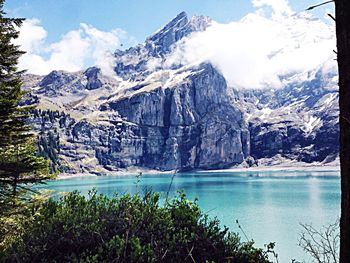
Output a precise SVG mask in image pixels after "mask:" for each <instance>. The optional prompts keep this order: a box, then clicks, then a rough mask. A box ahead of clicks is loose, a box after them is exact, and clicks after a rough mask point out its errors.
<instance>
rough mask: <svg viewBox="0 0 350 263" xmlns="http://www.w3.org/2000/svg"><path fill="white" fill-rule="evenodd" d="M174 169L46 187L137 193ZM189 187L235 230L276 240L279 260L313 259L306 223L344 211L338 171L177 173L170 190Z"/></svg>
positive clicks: (163, 185) (163, 184)
mask: <svg viewBox="0 0 350 263" xmlns="http://www.w3.org/2000/svg"><path fill="white" fill-rule="evenodd" d="M171 177H172V174H149V175H147V174H145V175H143V176H142V178H141V181H140V183H139V184H136V181H137V179H136V177H135V175H134V176H131V175H130V176H129V175H128V176H125V175H123V176H87V177H74V178H69V179H62V180H56V181H52V182H49V183H48V184H47V185H44V186H41V188H48V189H52V190H55V191H57V192H68V191H73V190H79V191H80V192H82V193H84V194H87V192H88V191H89V190H90V189H92V188H93V187H94V188H96V189H97V191H98V192H100V193H104V194H107V195H109V196H111V195H113V193H115V192H117V193H135V192H137V191H142V190H143V189H152V190H153V191H158V192H161V193H162V194H163V195H164V196H165V194H166V192H167V191H168V189H169V185H170V181H171ZM180 189H181V190H184V191H185V193H186V194H187V197H188V198H189V199H192V200H193V199H194V198H198V199H199V205H200V207H201V209H202V211H204V212H207V213H208V214H209V215H210V216H212V217H214V216H217V217H218V218H219V219H220V221H221V223H222V225H225V226H228V227H229V228H230V230H231V231H234V232H238V233H240V234H241V236H242V240H244V238H243V235H242V232H241V231H240V229H239V228H238V226H237V225H236V223H235V221H236V219H238V220H239V222H240V224H241V226H242V228H243V230H244V231H245V233H246V235H247V236H248V238H249V239H254V240H255V242H256V245H257V246H259V247H263V245H264V244H266V243H269V242H276V251H277V253H278V254H279V262H280V263H284V262H291V259H297V260H299V261H301V262H302V261H305V262H309V259H308V257H307V256H306V255H305V254H304V252H303V251H302V250H301V248H299V247H298V245H297V244H298V239H299V236H300V233H301V231H302V228H301V226H300V224H299V223H308V224H309V223H312V224H313V226H315V227H317V228H319V227H321V226H323V225H327V224H330V223H334V222H335V221H336V219H337V218H338V217H339V215H340V179H339V172H334V171H328V172H325V171H323V172H315V171H312V172H300V171H299V172H292V171H287V172H286V171H283V172H220V173H214V172H210V173H209V172H196V173H178V174H176V175H175V177H174V180H173V183H172V185H171V191H170V193H171V195H174V194H175V192H176V191H177V190H180Z"/></svg>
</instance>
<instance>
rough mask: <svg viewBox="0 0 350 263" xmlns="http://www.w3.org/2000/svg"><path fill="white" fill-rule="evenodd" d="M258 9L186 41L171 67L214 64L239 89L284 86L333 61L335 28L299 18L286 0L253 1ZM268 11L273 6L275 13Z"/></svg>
mask: <svg viewBox="0 0 350 263" xmlns="http://www.w3.org/2000/svg"><path fill="white" fill-rule="evenodd" d="M253 4H254V5H255V6H256V7H258V9H257V11H256V12H254V13H251V14H248V15H247V16H245V17H244V18H243V19H241V20H240V21H238V22H231V23H228V24H219V23H214V24H213V25H212V26H211V27H209V28H208V29H207V30H206V31H204V32H198V33H195V34H192V35H191V36H190V37H188V38H186V39H184V40H182V41H181V43H179V44H178V45H177V46H176V47H175V48H174V51H173V53H172V54H171V55H170V56H169V57H168V58H167V61H166V62H165V65H166V66H170V65H172V64H188V63H191V64H192V63H193V64H196V63H200V62H204V61H209V62H211V63H213V64H214V65H215V66H216V67H217V68H218V69H219V70H221V72H222V73H223V75H224V76H225V78H226V80H227V81H228V83H229V84H230V85H231V86H233V87H236V88H266V87H280V86H282V83H281V80H280V79H281V77H283V76H286V75H289V74H295V73H302V72H305V71H309V70H313V69H315V68H318V67H321V66H322V65H323V64H324V63H325V62H327V61H329V60H332V59H333V58H334V54H333V52H332V50H333V49H334V48H335V46H336V43H335V32H334V25H333V24H330V25H328V24H326V23H325V22H324V21H323V20H320V19H316V18H314V17H313V16H312V15H310V14H307V13H299V14H295V13H293V11H292V10H291V8H290V7H289V5H288V3H287V1H284V0H253ZM266 7H268V8H272V10H273V12H272V13H271V14H270V15H267V14H266V10H265V9H266Z"/></svg>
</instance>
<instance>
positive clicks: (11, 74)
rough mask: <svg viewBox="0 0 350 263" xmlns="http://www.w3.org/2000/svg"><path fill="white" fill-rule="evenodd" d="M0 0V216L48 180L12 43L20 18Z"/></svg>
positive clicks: (16, 205) (46, 167) (16, 48)
mask: <svg viewBox="0 0 350 263" xmlns="http://www.w3.org/2000/svg"><path fill="white" fill-rule="evenodd" d="M3 5H4V0H0V216H1V215H4V214H7V213H10V212H11V211H12V212H13V211H15V209H14V208H18V207H21V206H22V205H23V204H25V201H26V199H27V197H28V194H27V193H28V190H30V187H31V185H32V184H35V183H41V182H43V181H44V180H46V179H48V178H49V177H50V176H49V173H48V162H47V161H46V160H44V159H43V158H41V157H38V156H37V149H36V146H35V145H36V144H35V137H36V136H35V134H34V132H33V131H32V129H31V126H30V125H28V117H29V116H30V111H31V110H32V109H33V107H31V106H20V101H21V98H22V96H23V95H24V92H23V90H22V89H21V86H22V82H21V75H22V74H23V71H19V70H18V68H17V63H18V59H19V57H20V56H21V55H22V54H23V53H24V52H22V51H20V50H19V47H18V46H17V45H15V44H13V40H14V39H16V38H17V37H18V35H19V31H18V28H19V27H20V26H21V24H22V22H23V19H21V18H7V17H5V15H6V14H5V13H4V11H3Z"/></svg>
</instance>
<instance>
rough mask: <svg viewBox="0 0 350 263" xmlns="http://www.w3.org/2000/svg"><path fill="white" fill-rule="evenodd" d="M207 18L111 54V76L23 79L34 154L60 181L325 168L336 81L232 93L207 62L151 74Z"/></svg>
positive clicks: (314, 75) (334, 150)
mask: <svg viewBox="0 0 350 263" xmlns="http://www.w3.org/2000/svg"><path fill="white" fill-rule="evenodd" d="M210 23H211V21H210V19H208V18H206V17H193V18H192V19H188V18H187V16H186V14H185V13H181V14H179V15H178V16H177V17H176V18H175V19H174V20H172V21H171V22H170V23H169V24H167V25H166V26H165V27H164V28H163V29H161V30H159V31H158V32H156V33H155V34H153V35H152V36H150V37H149V38H148V39H147V40H146V42H145V43H144V44H142V45H138V46H136V47H133V48H130V49H128V50H126V51H119V50H117V51H116V52H115V56H116V67H115V71H116V72H117V74H118V76H119V77H121V78H122V79H124V81H122V80H120V79H118V80H117V79H115V78H111V77H107V76H105V75H103V74H102V72H101V70H100V69H99V68H96V67H92V68H89V69H87V70H85V71H80V72H76V73H68V72H63V71H53V72H51V73H50V74H49V75H47V76H45V77H40V76H33V75H28V76H25V78H24V82H25V88H26V89H27V90H29V91H30V94H28V95H27V96H26V98H25V99H24V100H23V104H32V103H38V104H39V108H40V109H41V110H38V111H36V112H35V113H34V116H33V119H32V123H33V125H34V127H35V129H37V130H38V131H40V140H39V142H40V151H41V153H43V155H44V156H46V157H47V158H50V159H51V160H52V162H53V164H54V165H56V166H57V167H58V168H59V169H60V170H61V171H65V172H67V173H86V172H89V173H96V174H104V173H107V172H110V171H112V172H113V171H116V170H120V169H124V168H130V167H140V168H148V169H157V170H174V169H176V170H192V169H218V168H225V167H230V166H232V165H237V164H241V165H245V166H252V165H259V164H261V163H266V160H267V159H271V160H272V159H273V160H276V159H278V158H279V159H281V160H285V159H289V160H297V161H301V162H308V163H311V162H320V163H322V162H323V163H324V162H330V161H333V160H334V159H335V158H336V157H337V155H338V152H339V146H338V135H339V129H338V94H337V88H336V86H337V84H336V80H335V75H334V74H331V73H328V74H324V73H322V70H321V69H315V70H314V71H313V72H308V73H307V74H308V78H307V80H303V79H305V78H302V76H293V77H292V78H289V77H286V79H285V80H284V83H286V86H285V87H284V88H282V89H267V90H236V89H235V88H234V87H228V86H227V83H226V80H225V79H224V77H223V76H222V74H221V73H220V72H219V71H218V70H217V69H216V68H215V67H214V66H212V65H211V64H210V63H203V64H199V65H181V66H179V67H178V68H162V67H161V66H159V67H158V68H157V67H155V68H153V69H152V70H151V69H149V67H148V63H149V61H151V60H152V59H156V60H160V61H162V60H163V58H164V57H165V56H166V55H167V54H169V52H171V50H172V47H173V45H174V44H175V43H178V41H179V40H181V39H183V38H184V37H186V36H188V35H190V34H191V33H193V32H196V31H203V30H205V29H206V28H207V27H208V26H209V25H210Z"/></svg>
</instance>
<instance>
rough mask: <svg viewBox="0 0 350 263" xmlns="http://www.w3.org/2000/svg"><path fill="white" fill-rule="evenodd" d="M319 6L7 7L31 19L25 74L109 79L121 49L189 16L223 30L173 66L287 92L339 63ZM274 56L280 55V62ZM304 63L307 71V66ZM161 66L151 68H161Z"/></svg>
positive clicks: (200, 39)
mask: <svg viewBox="0 0 350 263" xmlns="http://www.w3.org/2000/svg"><path fill="white" fill-rule="evenodd" d="M319 2H320V1H319V0H303V1H301V0H290V1H288V0H176V1H174V0H171V1H170V0H152V1H151V0H149V1H145V0H101V1H96V0H95V1H92V0H40V1H39V0H30V1H29V0H7V1H6V3H5V11H6V12H7V14H8V16H10V17H24V18H27V19H26V21H25V22H24V23H23V25H22V27H21V28H20V37H19V38H18V39H16V41H15V43H16V44H18V45H19V46H21V49H22V50H24V51H26V54H25V55H23V56H22V57H21V58H20V60H19V68H20V69H26V70H28V72H29V73H33V74H39V75H45V74H48V73H49V72H50V71H52V70H66V71H70V72H74V71H79V70H84V69H86V68H87V67H90V66H94V65H95V66H98V67H100V68H101V69H102V71H103V72H105V73H106V74H109V75H113V74H115V73H114V71H113V65H115V57H114V56H113V55H112V54H113V52H114V51H115V50H116V49H125V48H127V47H130V46H133V45H136V44H137V43H141V42H143V41H144V40H145V39H146V38H147V37H148V36H150V35H151V34H152V33H153V32H155V31H156V30H158V29H160V28H161V27H162V26H164V25H165V24H166V23H167V22H169V21H170V20H171V19H172V18H173V17H175V16H176V15H177V14H179V13H180V12H182V11H185V12H186V13H187V14H188V15H189V16H193V15H206V16H209V17H210V18H211V19H213V20H214V21H216V22H213V24H212V25H211V26H210V27H209V28H208V29H207V30H206V31H205V32H203V33H201V34H197V35H196V36H193V37H192V36H190V37H189V38H188V39H187V40H186V41H185V42H184V43H182V44H183V47H182V49H180V50H181V52H177V51H176V47H173V49H174V50H173V51H174V52H172V54H171V55H170V56H169V58H168V59H167V63H168V64H169V63H170V61H171V63H178V62H179V61H180V60H184V61H182V62H184V63H196V62H198V61H200V60H203V59H205V60H206V61H210V62H211V63H213V64H214V65H215V66H216V67H217V68H219V69H220V70H221V71H222V73H223V74H224V75H225V77H226V78H227V80H228V81H231V82H232V84H234V85H236V86H242V87H243V86H255V87H259V86H264V85H266V83H268V84H269V85H272V86H279V85H281V83H280V80H279V77H278V76H280V75H285V74H294V73H295V72H303V71H305V70H311V69H312V68H315V67H319V66H320V65H323V64H324V63H325V61H329V59H330V60H331V61H332V59H333V57H334V53H333V52H332V50H333V49H334V48H335V37H334V22H333V21H331V20H330V19H329V18H327V16H326V15H325V14H326V12H331V13H333V9H334V8H333V6H332V5H326V6H323V7H321V8H318V9H317V10H316V11H312V12H305V9H306V8H307V7H309V6H311V5H314V4H317V3H319ZM275 54H279V55H278V56H276V55H275ZM300 61H302V63H301V62H300ZM158 62H159V61H149V65H150V66H151V65H152V64H153V65H155V63H158Z"/></svg>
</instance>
